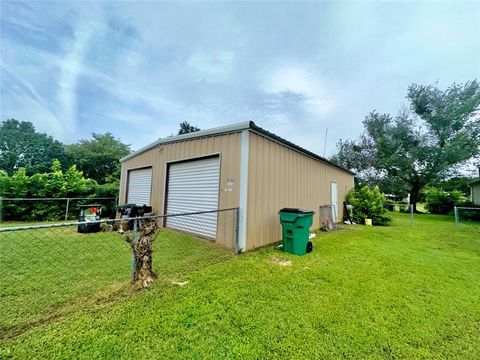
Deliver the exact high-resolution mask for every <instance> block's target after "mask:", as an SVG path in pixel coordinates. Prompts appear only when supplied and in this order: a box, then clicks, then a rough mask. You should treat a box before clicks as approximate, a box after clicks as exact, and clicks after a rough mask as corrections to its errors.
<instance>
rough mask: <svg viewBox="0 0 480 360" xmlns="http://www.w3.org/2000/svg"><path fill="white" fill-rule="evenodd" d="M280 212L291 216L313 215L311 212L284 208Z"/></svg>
mask: <svg viewBox="0 0 480 360" xmlns="http://www.w3.org/2000/svg"><path fill="white" fill-rule="evenodd" d="M279 212H284V213H291V214H313V211H311V210H302V209H297V208H283V209H282V210H280V211H279Z"/></svg>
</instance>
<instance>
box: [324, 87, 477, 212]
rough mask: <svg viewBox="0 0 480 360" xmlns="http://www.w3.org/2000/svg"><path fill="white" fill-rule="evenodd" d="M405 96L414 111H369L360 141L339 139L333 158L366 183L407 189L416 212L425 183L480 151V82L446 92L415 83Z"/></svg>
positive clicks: (400, 189) (435, 178) (436, 179)
mask: <svg viewBox="0 0 480 360" xmlns="http://www.w3.org/2000/svg"><path fill="white" fill-rule="evenodd" d="M407 99H408V100H409V101H410V108H411V111H410V112H409V111H407V110H404V111H401V112H400V113H399V115H397V116H396V117H392V116H390V115H388V114H379V113H377V112H376V111H373V112H371V113H370V114H369V115H367V117H366V118H365V120H364V121H363V125H364V132H363V134H362V135H361V137H360V139H359V140H357V141H340V142H339V143H338V150H339V151H338V153H337V155H335V156H334V157H333V159H332V160H334V161H336V162H338V163H340V164H342V165H344V166H346V167H348V168H351V169H354V170H356V171H357V173H358V175H359V176H360V177H361V178H363V180H364V181H374V182H376V183H382V182H386V183H389V184H390V185H391V186H392V187H393V188H395V189H397V190H399V191H400V192H401V191H402V190H403V191H405V190H408V192H409V193H410V199H411V202H412V204H413V206H414V209H415V211H416V204H417V200H418V195H419V192H420V190H421V189H422V188H423V187H425V186H427V185H430V184H432V183H433V182H435V181H438V180H439V179H442V178H445V177H446V175H447V174H449V172H451V171H452V168H453V167H454V166H457V165H458V164H462V163H464V162H466V161H468V160H469V159H472V158H473V157H475V156H477V155H478V154H479V153H480V117H479V115H480V114H479V109H480V86H479V84H478V82H477V81H472V82H467V83H466V84H464V85H457V84H454V85H452V86H451V87H449V88H448V89H446V90H443V91H442V90H440V89H439V88H437V87H436V86H432V85H430V86H423V85H416V84H413V85H411V86H410V87H409V89H408V95H407Z"/></svg>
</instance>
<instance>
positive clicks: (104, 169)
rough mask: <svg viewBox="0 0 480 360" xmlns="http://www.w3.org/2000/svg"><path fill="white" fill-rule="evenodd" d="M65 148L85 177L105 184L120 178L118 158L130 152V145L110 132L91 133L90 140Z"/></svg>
mask: <svg viewBox="0 0 480 360" xmlns="http://www.w3.org/2000/svg"><path fill="white" fill-rule="evenodd" d="M66 150H67V153H68V155H69V156H70V157H71V158H72V160H73V162H74V163H75V164H76V165H77V167H78V169H79V170H81V171H83V173H84V175H85V176H86V177H88V178H91V179H94V180H95V181H97V182H98V183H99V184H105V183H108V182H112V181H113V180H118V179H119V178H120V159H121V158H122V157H124V156H126V155H128V154H129V153H130V145H126V144H123V143H122V142H121V141H120V140H119V139H116V138H115V137H114V136H113V135H112V134H111V133H106V134H96V133H93V134H92V139H91V140H86V139H83V140H80V141H79V142H78V143H77V144H72V145H67V147H66Z"/></svg>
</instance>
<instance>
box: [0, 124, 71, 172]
mask: <svg viewBox="0 0 480 360" xmlns="http://www.w3.org/2000/svg"><path fill="white" fill-rule="evenodd" d="M55 159H57V160H59V161H60V162H61V163H62V165H63V166H64V167H65V168H66V167H68V164H69V161H68V157H67V155H66V154H65V149H64V146H63V144H62V143H61V142H59V141H57V140H54V139H53V138H52V137H51V136H48V135H47V134H44V133H38V132H36V131H35V127H34V126H33V124H32V123H31V122H28V121H18V120H15V119H8V120H6V121H3V122H1V123H0V169H1V170H5V171H6V172H7V173H8V174H10V175H11V174H13V172H14V171H15V170H18V169H19V168H20V167H24V168H25V171H26V173H27V174H34V173H38V172H46V171H48V170H49V169H50V166H51V165H52V161H53V160H55Z"/></svg>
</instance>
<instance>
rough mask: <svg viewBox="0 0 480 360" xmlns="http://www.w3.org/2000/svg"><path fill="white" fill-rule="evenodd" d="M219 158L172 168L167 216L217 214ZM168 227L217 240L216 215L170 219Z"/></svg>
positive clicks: (189, 162)
mask: <svg viewBox="0 0 480 360" xmlns="http://www.w3.org/2000/svg"><path fill="white" fill-rule="evenodd" d="M219 181H220V157H218V156H215V157H211V158H207V159H200V160H192V161H186V162H180V163H173V164H170V165H169V170H168V185H167V204H166V213H167V214H181V213H191V212H199V211H209V210H218V192H219ZM166 225H167V226H169V227H172V228H176V229H179V230H184V231H188V232H191V233H195V234H199V235H203V236H206V237H209V238H215V237H216V233H217V213H216V212H214V213H208V214H201V215H190V216H178V217H175V216H173V217H168V218H167V221H166Z"/></svg>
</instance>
